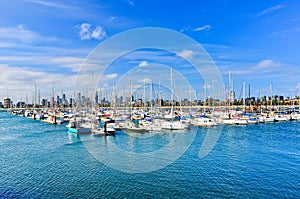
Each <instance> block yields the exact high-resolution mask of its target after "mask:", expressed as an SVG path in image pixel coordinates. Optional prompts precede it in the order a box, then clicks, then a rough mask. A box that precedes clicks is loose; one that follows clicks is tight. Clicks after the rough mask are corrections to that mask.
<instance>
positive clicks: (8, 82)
mask: <svg viewBox="0 0 300 199" xmlns="http://www.w3.org/2000/svg"><path fill="white" fill-rule="evenodd" d="M0 71H1V73H0V90H2V91H8V92H9V97H12V99H13V100H15V101H16V100H20V97H23V100H24V98H25V94H28V95H29V97H31V95H32V92H33V91H34V84H35V83H36V85H37V87H38V88H43V89H41V92H42V95H44V96H46V97H49V94H50V93H51V89H52V87H56V88H62V87H63V88H64V89H67V88H72V87H73V85H74V84H73V83H74V80H75V76H72V75H63V74H55V73H48V72H43V71H38V69H33V68H29V67H13V66H10V65H7V64H0ZM3 95H6V93H3V92H0V97H1V98H3V97H5V96H3ZM1 98H0V99H1ZM16 98H17V99H16Z"/></svg>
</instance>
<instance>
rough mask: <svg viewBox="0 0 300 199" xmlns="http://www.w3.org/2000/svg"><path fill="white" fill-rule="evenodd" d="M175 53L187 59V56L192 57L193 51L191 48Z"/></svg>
mask: <svg viewBox="0 0 300 199" xmlns="http://www.w3.org/2000/svg"><path fill="white" fill-rule="evenodd" d="M177 55H178V56H180V57H183V58H185V59H188V58H192V57H193V55H194V52H193V51H191V50H183V51H181V52H179V53H177Z"/></svg>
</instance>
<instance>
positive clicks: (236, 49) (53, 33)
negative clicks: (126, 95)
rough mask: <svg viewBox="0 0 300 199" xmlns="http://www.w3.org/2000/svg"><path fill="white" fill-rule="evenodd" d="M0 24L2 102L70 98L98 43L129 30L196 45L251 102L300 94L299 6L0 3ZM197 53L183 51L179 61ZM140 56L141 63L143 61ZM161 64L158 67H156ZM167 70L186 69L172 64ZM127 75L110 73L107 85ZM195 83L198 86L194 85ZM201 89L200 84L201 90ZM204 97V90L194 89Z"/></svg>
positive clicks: (128, 60)
mask: <svg viewBox="0 0 300 199" xmlns="http://www.w3.org/2000/svg"><path fill="white" fill-rule="evenodd" d="M0 5H1V7H0V9H1V14H0V15H1V17H2V19H4V20H2V21H1V22H0V33H1V34H0V51H1V56H0V70H1V74H0V99H3V98H4V97H7V95H8V97H13V98H16V99H14V101H18V99H19V100H21V98H24V97H25V95H26V94H27V95H28V96H30V95H32V93H33V92H34V85H35V84H37V85H38V87H39V88H40V89H41V95H42V96H47V97H48V93H51V90H52V89H53V88H55V90H56V91H55V92H56V93H59V92H61V91H60V90H62V91H63V92H69V93H72V92H73V90H74V89H73V86H74V80H75V78H76V75H77V73H78V71H79V70H80V67H81V64H82V62H83V61H84V60H85V58H86V57H87V56H88V55H89V53H90V51H91V50H92V49H94V48H95V47H96V46H97V45H98V44H99V43H101V42H103V41H105V40H107V39H108V38H110V37H112V36H114V35H116V34H118V33H120V32H122V31H126V30H130V29H133V28H143V27H149V26H151V27H163V28H168V29H171V30H175V31H178V32H181V33H183V34H185V35H187V36H188V37H191V38H192V39H194V40H195V41H197V42H198V43H199V44H201V45H202V46H203V47H204V49H205V50H206V51H207V52H208V54H209V55H210V57H211V58H212V60H213V61H214V62H215V64H216V66H217V68H218V69H219V71H220V74H221V76H222V78H223V81H224V84H225V85H227V81H228V80H227V76H228V72H229V71H231V73H232V75H233V78H234V90H235V91H236V93H238V91H239V90H241V87H242V82H243V81H246V83H247V84H251V95H253V96H259V93H260V92H262V93H263V94H264V95H267V94H268V93H269V84H270V83H271V82H272V83H273V93H274V95H275V94H276V95H284V96H286V97H292V96H295V95H297V94H298V93H299V90H298V87H299V75H300V71H299V70H300V68H299V59H298V54H297V52H298V51H299V48H300V45H298V44H299V42H300V37H298V35H299V33H300V28H299V27H300V17H299V16H298V10H299V8H300V4H299V3H298V2H296V1H272V2H261V1H247V2H243V4H242V5H240V4H237V3H236V1H232V0H231V1H229V0H228V1H219V2H217V3H216V2H214V3H212V2H189V3H187V2H184V1H164V2H160V1H151V2H140V1H135V0H120V1H114V2H110V1H101V2H99V1H95V0H87V1H84V2H83V1H68V0H63V1H46V0H12V1H9V2H2V3H1V4H0ZM139 53H140V52H138V53H137V54H135V55H134V54H133V55H131V56H127V57H124V59H121V60H120V61H119V62H117V63H115V64H118V66H124V67H125V68H126V67H127V65H129V64H130V65H134V66H143V67H145V66H147V65H151V63H152V61H153V60H154V59H156V58H157V57H160V59H161V60H162V62H163V61H165V59H167V58H170V55H166V54H164V53H157V52H155V53H154V54H153V53H152V54H146V53H140V54H139ZM192 54H193V52H191V51H184V50H183V51H182V54H181V55H182V56H183V57H184V56H191V55H192ZM141 55H143V56H142V57H143V58H142V59H141V58H140V57H138V56H141ZM156 61H157V60H156ZM163 63H165V64H169V63H170V64H174V65H178V64H184V63H179V62H178V60H172V59H168V63H166V61H165V62H163ZM121 75H122V74H121V73H119V72H118V71H111V72H110V73H109V71H108V73H107V74H105V78H106V79H109V80H111V81H114V80H116V79H117V78H119V77H120V76H121ZM194 81H196V80H194ZM202 85H203V83H202ZM197 89H198V90H197V92H198V93H199V92H200V90H201V88H200V87H199V88H198V87H197Z"/></svg>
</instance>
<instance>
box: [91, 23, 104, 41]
mask: <svg viewBox="0 0 300 199" xmlns="http://www.w3.org/2000/svg"><path fill="white" fill-rule="evenodd" d="M91 37H92V38H94V39H98V40H101V39H104V38H106V37H107V34H106V32H105V31H104V29H103V28H102V27H101V26H97V27H96V28H95V29H94V30H93V32H92V34H91Z"/></svg>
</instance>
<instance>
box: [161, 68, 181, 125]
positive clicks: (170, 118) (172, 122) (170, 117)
mask: <svg viewBox="0 0 300 199" xmlns="http://www.w3.org/2000/svg"><path fill="white" fill-rule="evenodd" d="M170 75H171V111H170V113H169V114H167V115H166V118H167V119H168V120H166V121H164V122H162V129H167V130H184V129H186V128H187V126H186V125H185V124H183V123H181V122H180V121H179V120H175V114H174V104H173V103H174V88H173V70H172V67H171V68H170Z"/></svg>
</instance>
